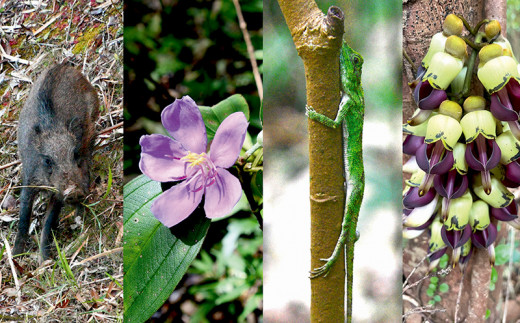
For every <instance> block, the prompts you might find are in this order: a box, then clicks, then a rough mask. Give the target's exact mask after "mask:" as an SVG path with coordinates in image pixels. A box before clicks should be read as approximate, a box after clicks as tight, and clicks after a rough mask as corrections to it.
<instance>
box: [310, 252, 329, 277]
mask: <svg viewBox="0 0 520 323" xmlns="http://www.w3.org/2000/svg"><path fill="white" fill-rule="evenodd" d="M320 260H321V261H326V263H325V265H323V266H321V267H319V268H314V269H313V270H311V271H310V273H311V275H310V276H309V277H310V278H311V279H312V278H316V277H319V276H323V277H327V275H328V274H329V271H330V268H331V267H332V265H333V264H334V261H333V259H332V257H331V258H325V259H323V258H322V259H320Z"/></svg>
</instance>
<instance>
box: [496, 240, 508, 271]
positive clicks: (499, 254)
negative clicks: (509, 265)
mask: <svg viewBox="0 0 520 323" xmlns="http://www.w3.org/2000/svg"><path fill="white" fill-rule="evenodd" d="M509 249H510V247H509V246H508V245H506V244H499V245H498V246H496V247H495V265H497V266H500V265H503V264H505V263H506V262H507V261H508V260H509Z"/></svg>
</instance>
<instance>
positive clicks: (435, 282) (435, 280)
mask: <svg viewBox="0 0 520 323" xmlns="http://www.w3.org/2000/svg"><path fill="white" fill-rule="evenodd" d="M438 282H439V277H435V276H434V277H432V278H430V283H434V284H437V283H438Z"/></svg>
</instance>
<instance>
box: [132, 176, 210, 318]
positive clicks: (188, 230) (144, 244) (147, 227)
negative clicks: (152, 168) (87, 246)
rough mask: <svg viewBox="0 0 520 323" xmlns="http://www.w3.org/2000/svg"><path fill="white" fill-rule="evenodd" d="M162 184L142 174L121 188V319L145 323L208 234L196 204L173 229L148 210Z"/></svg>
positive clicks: (165, 297)
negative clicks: (122, 299) (123, 309)
mask: <svg viewBox="0 0 520 323" xmlns="http://www.w3.org/2000/svg"><path fill="white" fill-rule="evenodd" d="M161 193H162V192H161V185H160V183H158V182H154V181H152V180H151V179H149V178H148V177H146V176H144V175H141V176H139V177H137V178H135V179H134V180H132V181H131V182H129V183H128V184H126V185H125V187H124V199H125V203H124V211H123V220H124V228H125V234H124V247H123V252H124V255H125V257H124V282H123V286H124V294H125V300H124V308H125V312H124V321H125V322H144V321H145V320H147V319H148V318H150V316H152V314H153V313H154V312H155V311H156V310H157V309H158V308H159V307H160V306H161V305H162V304H163V303H164V301H165V300H166V299H167V298H168V296H170V294H171V293H172V291H173V290H174V289H175V287H176V286H177V284H178V283H179V281H180V279H181V278H182V277H183V276H184V274H185V272H186V270H187V269H188V267H189V266H190V264H191V262H192V261H193V259H194V258H195V256H196V255H197V254H198V253H199V250H200V247H201V245H202V242H203V241H204V238H205V236H206V234H207V231H208V228H209V224H210V221H209V220H208V219H207V218H205V216H204V214H203V213H204V212H203V211H202V208H201V207H200V206H199V207H198V208H197V209H196V210H195V212H194V213H193V214H191V215H190V216H189V217H188V218H187V219H186V220H184V221H182V222H181V223H179V224H178V225H176V226H175V227H173V228H171V229H169V228H167V227H165V226H164V225H162V224H161V223H160V222H159V221H158V220H157V219H156V218H155V217H154V216H153V215H152V213H151V211H150V206H151V203H152V202H153V200H154V199H155V198H156V197H157V196H159V195H160V194H161Z"/></svg>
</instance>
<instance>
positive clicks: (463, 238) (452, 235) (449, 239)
mask: <svg viewBox="0 0 520 323" xmlns="http://www.w3.org/2000/svg"><path fill="white" fill-rule="evenodd" d="M441 237H442V241H444V243H445V244H447V245H448V246H450V247H451V248H452V249H455V248H458V247H460V246H463V245H464V244H465V243H466V242H468V240H469V238H470V237H471V226H470V225H466V226H465V227H464V229H463V230H460V231H457V230H450V231H448V230H446V226H444V225H443V226H442V229H441Z"/></svg>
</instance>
